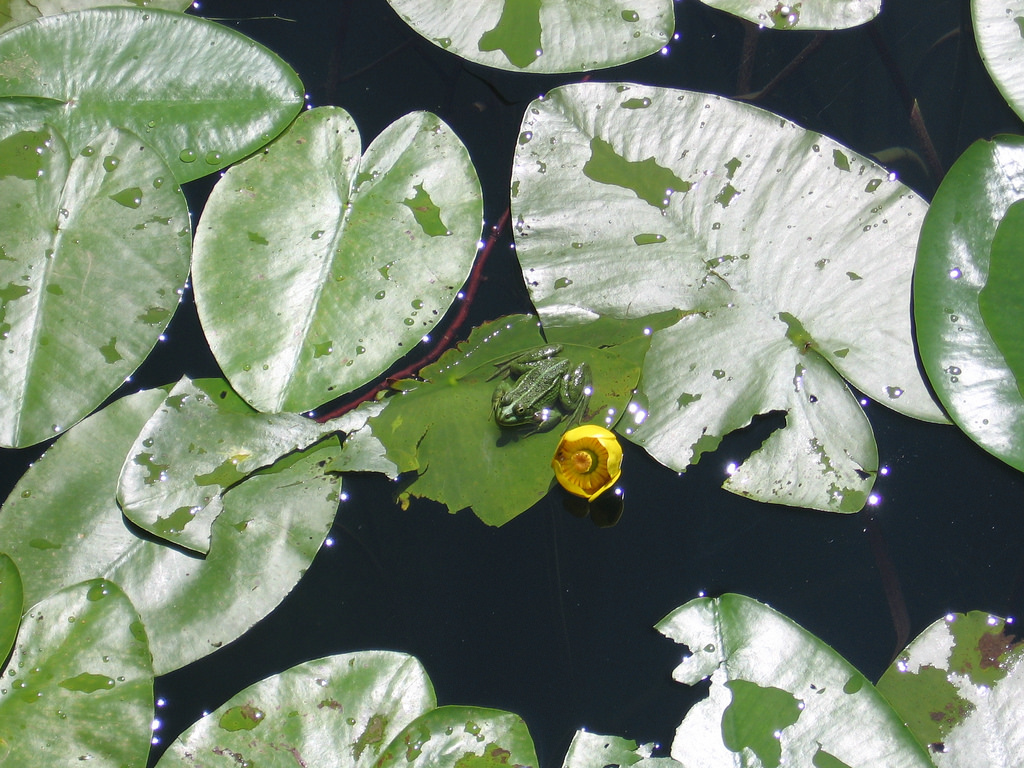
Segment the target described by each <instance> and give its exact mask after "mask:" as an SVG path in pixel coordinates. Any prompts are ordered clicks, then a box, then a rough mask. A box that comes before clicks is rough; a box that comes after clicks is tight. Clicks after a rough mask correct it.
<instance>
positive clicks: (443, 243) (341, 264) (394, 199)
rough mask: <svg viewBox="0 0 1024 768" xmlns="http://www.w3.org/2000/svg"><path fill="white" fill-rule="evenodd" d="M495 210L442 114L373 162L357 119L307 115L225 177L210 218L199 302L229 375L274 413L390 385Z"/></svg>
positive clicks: (414, 122)
mask: <svg viewBox="0 0 1024 768" xmlns="http://www.w3.org/2000/svg"><path fill="white" fill-rule="evenodd" d="M482 205H483V203H482V198H481V194H480V183H479V181H478V179H477V176H476V171H475V170H474V168H473V165H472V162H471V161H470V159H469V154H468V152H467V151H466V148H465V147H464V146H463V144H462V142H461V141H459V139H458V137H457V136H456V135H455V134H454V133H453V132H452V131H451V129H450V128H448V126H447V125H445V124H444V123H443V122H442V121H441V120H440V119H439V118H438V117H436V116H435V115H432V114H430V113H428V112H416V113H412V114H409V115H406V116H404V117H402V118H399V119H398V120H397V121H395V122H394V123H392V124H391V125H390V126H389V127H388V128H386V129H385V130H384V132H383V133H381V135H380V136H378V137H377V138H376V139H375V140H374V141H373V143H372V144H371V145H370V146H369V147H368V148H367V150H366V153H365V154H363V155H362V157H360V141H359V133H358V131H357V129H356V126H355V123H354V122H353V121H352V118H351V117H350V116H349V115H348V113H347V112H345V111H344V110H342V109H338V108H334V107H322V108H318V109H313V110H310V111H308V112H305V113H304V114H303V115H302V116H301V117H300V118H299V119H298V120H297V121H296V122H295V125H293V126H292V127H291V128H290V129H289V130H288V132H287V133H286V134H285V135H284V136H282V137H281V139H280V140H278V141H277V142H276V143H274V144H273V145H272V146H271V147H270V148H268V150H267V151H265V152H264V153H262V154H259V155H256V156H255V157H253V158H250V159H249V160H247V161H246V162H244V163H241V164H239V165H237V166H235V167H234V168H232V169H231V170H229V171H228V172H227V173H226V174H225V175H224V178H223V179H221V180H220V182H218V184H217V186H216V187H215V188H214V190H213V192H212V193H211V195H210V199H209V201H208V202H207V204H206V208H205V210H204V212H203V218H202V220H201V221H200V223H199V227H198V231H197V234H196V244H195V258H194V261H193V267H192V269H193V275H194V285H195V293H196V304H197V306H198V308H199V315H200V318H201V319H202V322H203V327H204V329H205V331H206V336H207V338H208V339H209V341H210V346H211V348H212V349H213V353H214V355H215V356H216V357H217V361H218V362H219V363H220V366H221V370H223V372H224V374H225V376H226V377H227V379H228V380H229V381H230V382H231V384H232V386H233V387H234V388H235V389H236V390H237V391H238V393H239V394H240V395H242V397H244V398H245V399H246V400H247V401H248V402H249V403H251V404H252V405H253V406H254V407H255V408H258V409H260V410H264V411H306V410H309V409H311V408H314V407H316V406H318V405H320V404H322V403H324V402H326V401H327V400H330V399H332V398H334V397H337V396H339V395H341V394H344V393H345V392H348V391H350V390H352V389H354V388H355V387H357V386H359V385H360V384H364V383H365V382H367V381H370V380H371V379H374V378H376V377H377V376H379V375H380V373H381V372H383V371H384V370H386V369H387V368H388V367H389V366H390V365H391V363H393V362H394V361H395V360H396V359H398V358H399V357H401V356H402V355H403V354H405V353H406V352H407V351H409V349H411V348H412V347H413V346H414V345H415V344H416V343H418V342H419V340H420V339H421V338H422V337H423V336H424V335H425V334H426V333H427V332H428V331H429V330H430V329H431V328H432V327H433V326H434V324H435V323H436V322H437V321H438V320H439V319H440V318H441V316H442V315H443V314H444V312H445V311H446V310H447V309H448V307H449V306H450V305H451V303H452V301H453V300H454V299H455V295H456V293H457V292H458V290H459V287H460V286H461V285H462V283H463V282H464V281H465V279H466V277H467V276H468V274H469V270H470V268H471V267H472V264H473V260H474V258H475V257H476V251H477V243H478V242H479V238H480V227H481V221H482V218H481V217H482V211H483V208H482ZM254 306H259V307H260V311H259V312H253V311H251V310H252V307H254Z"/></svg>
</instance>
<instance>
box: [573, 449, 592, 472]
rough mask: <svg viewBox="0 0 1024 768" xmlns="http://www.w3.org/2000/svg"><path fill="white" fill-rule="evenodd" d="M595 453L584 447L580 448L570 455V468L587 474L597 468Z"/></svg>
mask: <svg viewBox="0 0 1024 768" xmlns="http://www.w3.org/2000/svg"><path fill="white" fill-rule="evenodd" d="M597 464H598V461H597V454H596V453H594V452H593V451H590V450H587V449H586V448H580V449H579V450H577V451H576V452H575V453H573V455H572V468H573V469H574V470H576V471H577V472H579V473H580V474H581V475H585V474H589V473H590V472H593V471H594V470H595V469H597Z"/></svg>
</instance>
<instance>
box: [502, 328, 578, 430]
mask: <svg viewBox="0 0 1024 768" xmlns="http://www.w3.org/2000/svg"><path fill="white" fill-rule="evenodd" d="M561 353H562V345H561V344H549V345H547V346H543V347H537V348H536V349H531V350H527V351H526V352H522V353H520V354H518V355H516V356H515V357H512V358H509V359H508V360H504V361H502V362H501V363H498V364H497V367H498V370H497V372H496V373H495V374H494V376H492V377H491V378H495V377H496V376H502V377H504V378H503V379H502V381H501V382H500V383H499V384H498V386H497V387H496V388H495V390H494V395H493V396H492V397H491V409H492V411H493V413H494V421H495V422H496V423H497V424H498V425H499V426H502V427H520V426H524V425H531V426H533V427H535V428H537V429H538V430H548V429H551V428H552V427H553V426H555V425H556V424H557V423H558V422H560V421H561V420H562V419H563V418H565V417H566V416H571V417H572V419H573V420H578V419H579V418H580V417H581V416H582V414H583V412H584V411H585V410H586V407H587V403H588V402H589V400H590V390H591V376H590V366H589V365H587V364H586V363H580V364H579V365H577V366H575V367H574V366H573V364H572V362H571V361H570V360H568V359H567V358H565V357H561V356H560V355H561Z"/></svg>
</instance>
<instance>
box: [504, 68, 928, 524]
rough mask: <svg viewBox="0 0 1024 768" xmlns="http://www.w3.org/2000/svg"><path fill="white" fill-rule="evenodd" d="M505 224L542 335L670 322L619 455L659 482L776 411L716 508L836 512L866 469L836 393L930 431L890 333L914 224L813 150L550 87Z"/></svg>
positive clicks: (899, 207) (841, 153)
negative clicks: (781, 425) (777, 422)
mask: <svg viewBox="0 0 1024 768" xmlns="http://www.w3.org/2000/svg"><path fill="white" fill-rule="evenodd" d="M566 200H570V201H572V203H571V205H570V206H569V207H568V208H567V207H566V206H567V204H566ZM512 209H513V218H514V221H515V232H516V249H517V253H518V255H519V260H520V262H521V264H522V267H523V275H524V277H525V279H526V282H527V285H528V286H529V288H530V292H531V295H532V297H533V301H534V304H535V306H536V307H537V310H538V312H539V313H540V316H541V319H542V320H543V321H544V323H545V325H546V326H547V325H551V324H556V325H561V324H569V323H585V322H589V321H590V320H592V319H593V318H595V317H619V318H622V317H633V316H636V315H638V314H641V315H642V314H649V313H653V312H659V311H665V310H670V309H672V310H676V311H678V312H679V313H680V314H681V315H682V319H680V320H679V322H677V323H676V324H675V325H673V326H671V327H669V328H666V329H664V330H660V331H656V332H655V333H654V335H653V338H652V342H651V349H650V352H649V353H648V355H647V358H646V360H645V362H644V368H643V374H642V378H641V382H642V384H641V388H642V394H643V395H645V396H646V398H647V404H648V407H649V416H648V418H647V420H646V421H645V422H644V423H643V424H642V425H640V426H639V427H638V428H637V429H636V431H635V432H634V434H632V435H630V439H631V440H633V441H634V442H637V443H638V444H640V445H642V446H643V447H644V448H645V449H646V450H647V451H648V452H649V453H650V454H651V455H652V456H654V458H656V459H657V460H658V461H660V462H662V463H663V464H666V465H668V466H670V467H672V468H673V469H676V470H680V471H681V470H684V469H685V468H686V467H687V466H689V465H691V464H693V463H695V462H696V461H697V460H698V459H699V458H700V456H701V454H703V453H705V452H707V451H711V450H714V448H716V447H717V445H718V443H719V441H720V440H721V438H722V437H723V436H724V435H725V434H727V433H728V432H730V431H732V430H734V429H738V428H740V427H743V426H745V425H746V424H749V423H750V421H751V419H752V418H753V417H754V416H755V415H757V414H759V413H766V412H769V411H785V412H786V414H787V424H788V426H787V428H786V429H783V430H780V431H778V432H776V433H775V434H773V435H772V436H770V437H769V438H768V440H767V441H766V443H765V444H764V446H763V447H762V448H761V449H760V451H758V452H757V453H755V454H754V456H753V457H752V458H751V459H750V460H749V461H747V462H746V463H745V464H743V465H742V466H740V467H739V468H738V469H737V470H736V471H735V472H734V473H733V474H732V476H731V477H730V478H729V480H728V481H727V483H726V488H727V489H729V490H732V491H735V492H737V493H741V494H743V495H746V496H749V497H751V498H754V499H758V500H761V501H773V502H778V503H783V504H793V505H799V506H806V507H812V508H815V509H823V510H831V511H836V512H855V511H857V510H858V509H860V508H861V506H862V505H863V504H864V502H865V500H866V499H867V497H868V492H869V490H870V488H871V486H872V483H873V481H874V473H875V471H876V469H877V454H876V449H875V445H874V440H873V437H872V434H871V430H870V425H869V424H868V422H867V420H866V418H865V417H864V415H863V413H862V411H861V408H860V407H859V405H858V403H857V401H856V399H855V398H854V396H853V394H852V393H851V392H850V391H849V390H848V389H847V387H846V385H845V383H844V382H843V379H844V378H845V379H846V380H848V381H850V382H851V383H852V384H853V385H854V386H856V387H857V388H858V389H860V390H861V391H863V392H865V393H866V394H867V395H868V396H869V397H872V398H875V399H877V400H878V401H879V402H881V403H883V404H885V405H887V406H889V407H891V408H893V409H895V410H898V411H900V412H901V413H905V414H907V415H910V416H914V417H916V418H923V419H929V420H934V421H942V420H943V416H942V414H941V412H940V410H939V408H938V407H937V406H936V404H935V403H934V402H933V400H932V399H931V396H930V394H929V392H928V389H927V387H926V385H925V383H924V381H923V379H922V378H921V375H920V373H919V371H918V369H917V363H916V359H915V354H914V347H913V338H912V335H911V331H910V285H911V273H912V270H913V257H914V244H915V243H916V241H917V234H918V227H919V226H920V222H921V220H922V218H923V216H924V213H925V211H926V210H927V206H926V205H925V203H924V202H923V201H921V200H920V199H918V198H917V196H916V195H914V194H913V193H912V192H911V190H909V189H907V188H906V187H904V186H903V185H901V184H899V183H898V182H896V181H893V180H891V179H890V178H889V175H888V173H887V172H886V171H885V170H884V169H882V168H880V167H879V166H877V165H875V164H874V163H872V162H870V161H869V160H867V159H865V158H862V157H860V156H858V155H856V154H855V153H853V152H852V151H850V150H849V149H846V148H845V147H841V146H840V145H838V144H836V143H835V142H833V141H831V140H830V139H828V138H826V137H824V136H821V135H819V134H814V133H810V132H808V131H805V130H803V129H801V128H799V127H798V126H796V125H794V124H793V123H790V122H788V121H786V120H783V119H782V118H780V117H777V116H775V115H772V114H770V113H768V112H764V111H763V110H760V109H757V108H755V107H751V106H748V105H746V104H741V103H737V102H733V101H729V100H727V99H724V98H720V97H714V96H706V95H703V94H697V93H691V92H687V91H678V90H670V89H665V88H653V87H646V86H638V85H632V84H626V83H620V84H614V83H584V84H580V85H573V86H565V87H562V88H558V89H556V90H554V91H552V92H551V93H550V94H548V95H547V96H546V97H545V98H543V99H540V100H537V101H535V102H533V103H532V104H531V105H530V107H529V108H528V109H527V112H526V117H525V119H524V121H523V126H522V133H521V134H520V140H519V145H518V147H517V150H516V158H515V163H514V167H513V179H512ZM878 254H885V257H884V258H879V257H878Z"/></svg>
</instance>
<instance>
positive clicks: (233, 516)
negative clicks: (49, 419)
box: [0, 389, 367, 674]
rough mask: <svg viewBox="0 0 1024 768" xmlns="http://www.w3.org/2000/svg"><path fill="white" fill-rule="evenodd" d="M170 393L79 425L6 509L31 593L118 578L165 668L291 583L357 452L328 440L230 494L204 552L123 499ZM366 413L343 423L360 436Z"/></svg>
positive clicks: (244, 619)
mask: <svg viewBox="0 0 1024 768" xmlns="http://www.w3.org/2000/svg"><path fill="white" fill-rule="evenodd" d="M166 399H167V393H166V392H165V391H164V390H159V389H158V390H148V391H145V392H140V393H138V394H135V395H132V396H130V397H127V398H123V399H121V400H118V401H117V402H116V403H114V404H113V405H111V406H108V407H107V408H105V409H103V410H102V411H100V412H99V413H97V414H96V415H94V416H90V417H89V418H87V419H86V420H85V421H83V422H82V423H81V424H79V425H77V426H75V427H73V428H72V429H71V430H69V431H68V433H67V434H65V435H64V436H62V437H61V438H60V439H59V440H58V441H57V442H56V443H55V444H54V446H53V447H52V448H50V449H49V450H48V451H47V453H46V455H45V456H44V457H43V458H41V459H40V460H39V461H37V462H36V463H35V464H33V466H32V467H31V469H29V470H28V472H26V473H25V475H24V476H23V477H22V479H21V481H20V482H19V483H18V485H17V486H16V487H15V489H14V491H12V493H11V495H10V497H9V498H8V499H7V501H6V502H5V503H4V505H3V507H2V508H0V541H3V542H5V547H7V549H8V551H9V553H10V554H11V556H12V557H13V558H14V559H15V560H16V561H17V562H18V564H19V566H20V567H21V570H22V572H23V574H24V579H25V594H26V599H27V601H28V602H30V603H31V602H34V601H37V600H41V599H42V598H43V597H45V596H46V595H48V594H50V593H51V592H54V591H56V590H59V589H61V588H63V587H65V586H67V585H69V584H72V583H75V582H77V581H79V580H82V579H87V578H92V577H95V576H103V577H105V578H108V579H111V580H115V581H117V582H118V583H119V584H121V585H123V588H124V590H125V591H126V592H127V593H128V595H129V596H130V597H131V599H132V602H133V603H134V604H135V605H136V607H137V609H138V611H139V613H140V615H141V616H142V618H143V620H144V622H145V624H146V628H147V632H148V633H149V636H150V644H151V647H152V652H153V659H154V661H153V664H154V667H155V669H156V671H157V673H158V674H164V673H166V672H169V671H171V670H173V669H177V668H178V667H181V666H184V665H185V664H188V663H190V662H192V661H195V660H196V659H198V658H202V657H203V656H205V655H207V654H209V653H212V652H213V651H214V650H216V649H217V648H219V647H221V646H223V645H224V644H226V643H229V642H231V641H232V640H234V639H235V638H236V637H238V636H239V635H241V634H242V633H243V632H245V631H246V630H247V629H248V628H249V627H251V626H252V625H253V624H255V623H256V622H257V621H259V620H260V619H261V618H262V617H264V616H265V615H267V614H268V613H269V612H270V611H271V610H272V609H273V608H274V607H276V606H277V605H278V603H280V601H281V600H282V599H283V598H284V597H285V595H287V594H288V593H289V592H290V591H291V589H292V588H293V587H294V586H295V584H296V583H297V582H298V580H299V578H300V577H301V576H302V575H303V573H305V571H306V569H307V568H308V567H309V564H310V562H312V560H313V557H314V556H315V555H316V553H317V551H318V550H319V549H320V546H321V545H322V543H323V541H324V538H325V537H326V535H327V532H328V531H329V530H330V527H331V524H332V523H333V521H334V516H335V513H336V511H337V508H338V502H339V491H340V482H341V479H340V476H339V475H337V474H335V473H333V472H330V470H329V464H330V462H332V461H335V460H338V459H339V457H340V456H342V455H344V453H345V449H344V448H339V447H338V444H337V440H336V439H328V440H324V441H322V442H320V443H317V444H316V445H315V446H313V447H312V448H311V449H309V450H308V451H303V452H300V453H293V454H290V455H289V456H288V457H286V459H284V460H281V461H279V462H276V463H275V464H274V465H273V466H272V467H271V468H270V469H269V470H263V471H260V472H258V473H256V474H255V475H251V476H250V477H248V478H247V479H246V480H245V481H243V482H241V483H239V484H238V485H235V486H233V487H232V488H231V489H230V490H228V491H226V492H225V493H224V496H223V506H224V510H223V512H222V513H221V514H220V516H219V517H218V518H217V519H216V520H215V521H214V522H213V524H212V529H211V541H210V551H209V554H207V555H206V557H205V558H202V559H197V558H195V557H194V556H190V555H188V554H186V553H184V552H183V551H182V550H180V549H179V548H177V547H173V546H167V545H164V544H163V543H161V540H159V539H153V538H151V537H149V536H144V535H139V534H138V532H137V529H135V528H134V527H131V526H129V525H126V524H125V520H124V518H123V516H122V514H121V510H120V508H119V507H118V505H117V502H116V501H115V494H116V491H117V479H118V474H119V473H120V471H121V467H122V464H123V463H124V457H125V454H127V453H128V451H129V449H130V448H131V447H132V444H133V443H134V442H135V440H136V438H137V436H138V434H139V432H140V430H142V429H143V428H144V427H145V425H146V423H147V422H148V420H149V419H150V417H151V416H152V415H153V414H154V412H155V411H157V410H159V409H160V408H161V407H162V406H163V403H164V402H165V401H166ZM364 422H365V416H363V415H359V414H352V415H347V416H345V417H343V418H341V419H336V420H335V422H334V425H335V427H336V428H337V429H339V430H342V431H345V432H347V433H348V439H354V437H355V435H357V434H359V432H360V431H361V430H362V427H363V423H364ZM362 431H367V430H362ZM83 456H88V461H83V460H82V457H83ZM350 466H351V464H350Z"/></svg>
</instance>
